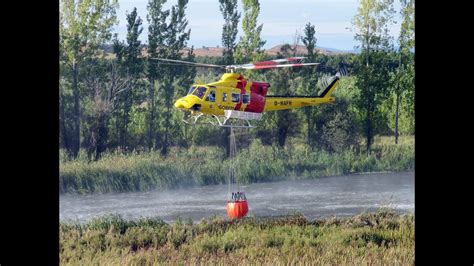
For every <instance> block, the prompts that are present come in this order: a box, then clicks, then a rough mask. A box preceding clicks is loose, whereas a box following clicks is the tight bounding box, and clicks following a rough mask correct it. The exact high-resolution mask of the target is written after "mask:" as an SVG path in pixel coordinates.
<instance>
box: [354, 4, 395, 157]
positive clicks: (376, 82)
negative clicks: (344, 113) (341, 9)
mask: <svg viewBox="0 0 474 266" xmlns="http://www.w3.org/2000/svg"><path fill="white" fill-rule="evenodd" d="M394 12H395V11H394V9H393V0H361V1H360V4H359V8H358V11H357V14H356V15H355V16H354V18H353V21H352V23H353V25H354V27H355V29H356V30H357V32H356V34H355V37H354V39H355V40H357V41H359V42H360V46H359V48H361V53H360V55H359V57H358V58H357V60H356V66H357V67H356V70H357V74H358V77H359V78H358V80H357V87H358V88H359V89H360V90H361V94H360V96H361V97H360V98H359V100H358V104H359V107H360V108H361V109H362V110H364V112H365V135H366V145H367V146H366V149H367V154H369V152H370V147H371V145H372V141H373V136H374V119H375V116H376V111H377V108H378V106H379V104H380V103H381V102H382V100H383V99H384V98H385V97H386V89H387V87H388V80H389V72H390V69H389V66H388V62H387V60H386V59H387V52H388V50H389V48H390V41H391V37H390V36H389V29H388V26H389V25H390V24H391V23H392V22H393V21H392V17H393V13H394Z"/></svg>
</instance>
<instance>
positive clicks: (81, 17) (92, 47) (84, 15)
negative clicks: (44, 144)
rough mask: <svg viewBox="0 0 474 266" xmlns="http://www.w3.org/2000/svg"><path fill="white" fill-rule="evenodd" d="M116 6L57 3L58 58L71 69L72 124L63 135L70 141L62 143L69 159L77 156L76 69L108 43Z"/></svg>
mask: <svg viewBox="0 0 474 266" xmlns="http://www.w3.org/2000/svg"><path fill="white" fill-rule="evenodd" d="M117 7H118V3H117V0H104V1H92V0H78V1H75V0H61V2H60V23H61V26H60V28H59V29H60V32H59V36H60V44H61V51H62V52H61V54H62V56H61V59H62V60H64V64H63V66H64V67H66V68H69V69H70V70H71V73H72V83H71V86H72V94H73V112H72V114H71V115H72V119H71V120H72V121H73V125H72V130H71V132H70V134H67V135H68V136H70V139H71V140H70V141H68V142H66V143H67V145H68V146H66V149H67V150H68V153H69V154H70V156H71V157H73V158H75V157H77V155H78V153H79V148H80V144H81V138H80V130H81V129H80V128H81V106H80V98H81V96H80V91H79V82H80V81H79V79H78V76H79V68H80V66H81V63H82V62H83V61H84V60H85V59H86V58H87V57H90V56H93V55H94V53H95V52H96V51H97V49H98V46H99V45H101V44H103V43H104V42H106V41H108V40H110V38H111V28H112V26H113V25H114V24H116V22H117V19H116V15H115V10H116V8H117ZM64 115H66V114H64ZM63 121H64V120H63ZM64 129H65V127H64V128H63V130H64ZM64 133H65V132H64ZM66 143H65V144H66Z"/></svg>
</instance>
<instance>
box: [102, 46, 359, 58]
mask: <svg viewBox="0 0 474 266" xmlns="http://www.w3.org/2000/svg"><path fill="white" fill-rule="evenodd" d="M283 45H284V44H279V45H276V46H274V47H272V48H270V49H266V50H265V53H266V54H268V55H271V56H275V55H277V54H278V53H279V52H281V48H282V47H283ZM291 48H293V45H291ZM100 49H102V50H103V51H104V52H105V53H107V54H110V53H113V48H112V45H102V46H101V47H100ZM188 50H189V48H185V49H183V51H182V52H183V53H187V51H188ZM223 50H224V48H222V47H202V48H194V54H195V55H196V57H205V56H207V57H220V56H222V52H223ZM316 51H317V52H318V53H320V54H325V55H335V54H347V53H354V52H355V51H342V50H338V49H333V48H325V47H316ZM290 53H292V52H291V51H290ZM307 53H308V52H307V50H306V47H305V46H304V45H298V46H297V50H296V55H300V56H301V55H306V54H307ZM146 55H147V47H146V46H143V50H142V56H146Z"/></svg>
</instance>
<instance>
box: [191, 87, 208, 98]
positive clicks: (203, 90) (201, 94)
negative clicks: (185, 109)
mask: <svg viewBox="0 0 474 266" xmlns="http://www.w3.org/2000/svg"><path fill="white" fill-rule="evenodd" d="M206 90H207V89H206V88H205V87H198V88H197V89H196V90H195V91H194V93H193V95H194V96H197V97H198V98H200V99H202V97H204V94H205V93H206Z"/></svg>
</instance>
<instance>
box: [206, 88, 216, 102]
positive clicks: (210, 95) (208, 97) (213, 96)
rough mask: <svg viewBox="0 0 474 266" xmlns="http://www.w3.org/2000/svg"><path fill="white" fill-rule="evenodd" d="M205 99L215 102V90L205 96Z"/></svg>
mask: <svg viewBox="0 0 474 266" xmlns="http://www.w3.org/2000/svg"><path fill="white" fill-rule="evenodd" d="M206 101H208V102H215V101H216V91H214V90H212V91H211V92H209V94H208V95H207V97H206Z"/></svg>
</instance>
